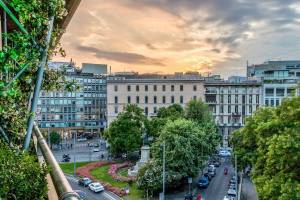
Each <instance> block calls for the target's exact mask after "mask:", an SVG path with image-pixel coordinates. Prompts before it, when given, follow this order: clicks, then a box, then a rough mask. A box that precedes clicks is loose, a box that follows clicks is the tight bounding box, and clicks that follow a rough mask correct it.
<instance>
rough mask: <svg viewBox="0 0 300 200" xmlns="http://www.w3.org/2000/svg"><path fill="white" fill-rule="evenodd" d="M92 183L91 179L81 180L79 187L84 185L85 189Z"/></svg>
mask: <svg viewBox="0 0 300 200" xmlns="http://www.w3.org/2000/svg"><path fill="white" fill-rule="evenodd" d="M91 183H92V180H91V179H89V178H81V179H79V180H78V185H82V186H84V187H87V186H89V184H91Z"/></svg>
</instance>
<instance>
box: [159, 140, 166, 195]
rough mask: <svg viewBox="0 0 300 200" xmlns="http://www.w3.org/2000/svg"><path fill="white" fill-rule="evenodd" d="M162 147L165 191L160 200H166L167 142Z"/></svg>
mask: <svg viewBox="0 0 300 200" xmlns="http://www.w3.org/2000/svg"><path fill="white" fill-rule="evenodd" d="M162 147H163V191H162V193H160V195H159V199H160V200H165V192H166V189H165V181H166V142H165V140H164V141H163V144H162Z"/></svg>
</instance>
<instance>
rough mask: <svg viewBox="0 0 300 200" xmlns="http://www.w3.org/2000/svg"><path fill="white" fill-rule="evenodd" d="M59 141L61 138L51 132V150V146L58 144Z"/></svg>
mask: <svg viewBox="0 0 300 200" xmlns="http://www.w3.org/2000/svg"><path fill="white" fill-rule="evenodd" d="M60 141H61V136H60V134H58V133H57V132H51V133H50V143H51V149H52V145H53V144H59V143H60Z"/></svg>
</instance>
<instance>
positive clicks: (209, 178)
mask: <svg viewBox="0 0 300 200" xmlns="http://www.w3.org/2000/svg"><path fill="white" fill-rule="evenodd" d="M203 176H205V177H207V178H208V180H209V181H210V180H211V179H212V178H213V176H212V175H211V174H209V173H208V172H206V173H204V174H203Z"/></svg>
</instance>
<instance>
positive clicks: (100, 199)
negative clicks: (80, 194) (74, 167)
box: [66, 176, 122, 200]
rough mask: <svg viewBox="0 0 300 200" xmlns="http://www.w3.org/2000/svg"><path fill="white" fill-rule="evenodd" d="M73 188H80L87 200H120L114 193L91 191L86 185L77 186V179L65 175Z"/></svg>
mask: <svg viewBox="0 0 300 200" xmlns="http://www.w3.org/2000/svg"><path fill="white" fill-rule="evenodd" d="M66 177H67V179H68V181H69V183H70V185H71V187H72V189H73V190H81V191H84V192H85V193H86V194H87V200H122V199H121V198H120V197H118V196H116V195H115V194H113V193H111V192H108V191H103V192H99V193H95V192H92V191H91V190H89V189H88V187H86V188H85V187H82V186H79V185H78V183H77V180H76V179H75V178H73V177H70V176H66Z"/></svg>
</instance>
